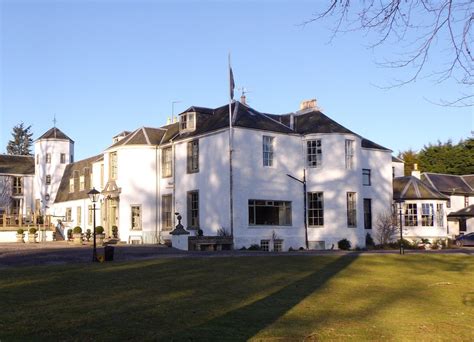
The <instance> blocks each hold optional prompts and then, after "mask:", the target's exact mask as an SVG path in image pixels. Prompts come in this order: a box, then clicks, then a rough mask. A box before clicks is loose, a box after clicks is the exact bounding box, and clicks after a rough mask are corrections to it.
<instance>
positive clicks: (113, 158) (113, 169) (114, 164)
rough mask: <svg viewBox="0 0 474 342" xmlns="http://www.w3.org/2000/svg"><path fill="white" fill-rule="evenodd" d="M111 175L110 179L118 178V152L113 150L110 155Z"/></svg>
mask: <svg viewBox="0 0 474 342" xmlns="http://www.w3.org/2000/svg"><path fill="white" fill-rule="evenodd" d="M109 168H110V170H109V177H110V179H117V168H118V165H117V152H111V153H110V155H109Z"/></svg>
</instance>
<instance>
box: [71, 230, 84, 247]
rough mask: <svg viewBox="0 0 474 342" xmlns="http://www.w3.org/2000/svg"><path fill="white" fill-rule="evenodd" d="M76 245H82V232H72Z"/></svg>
mask: <svg viewBox="0 0 474 342" xmlns="http://www.w3.org/2000/svg"><path fill="white" fill-rule="evenodd" d="M72 236H73V238H74V244H75V245H82V233H79V234H72Z"/></svg>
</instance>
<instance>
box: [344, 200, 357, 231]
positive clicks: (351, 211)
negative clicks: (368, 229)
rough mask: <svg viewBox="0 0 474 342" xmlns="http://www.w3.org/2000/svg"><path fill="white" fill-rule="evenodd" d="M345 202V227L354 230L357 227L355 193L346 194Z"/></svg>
mask: <svg viewBox="0 0 474 342" xmlns="http://www.w3.org/2000/svg"><path fill="white" fill-rule="evenodd" d="M346 202H347V226H348V227H349V228H356V227H357V202H356V193H355V192H348V193H347V198H346Z"/></svg>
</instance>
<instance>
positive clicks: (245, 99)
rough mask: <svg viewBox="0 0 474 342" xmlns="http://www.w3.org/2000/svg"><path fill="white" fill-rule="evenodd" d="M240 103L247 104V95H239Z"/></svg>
mask: <svg viewBox="0 0 474 342" xmlns="http://www.w3.org/2000/svg"><path fill="white" fill-rule="evenodd" d="M240 103H242V104H244V105H246V104H247V97H245V94H242V95H241V96H240Z"/></svg>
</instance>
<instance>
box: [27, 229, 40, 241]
mask: <svg viewBox="0 0 474 342" xmlns="http://www.w3.org/2000/svg"><path fill="white" fill-rule="evenodd" d="M36 232H37V229H36V228H30V229H29V230H28V242H31V243H35V242H36V237H37V236H38V235H37V234H36Z"/></svg>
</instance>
